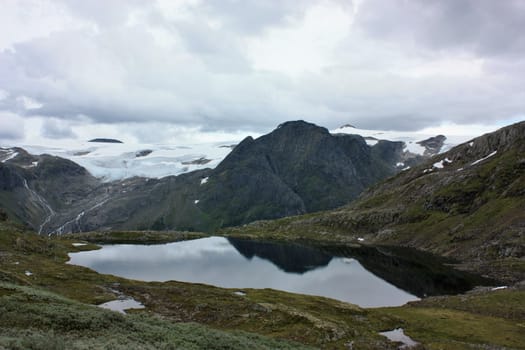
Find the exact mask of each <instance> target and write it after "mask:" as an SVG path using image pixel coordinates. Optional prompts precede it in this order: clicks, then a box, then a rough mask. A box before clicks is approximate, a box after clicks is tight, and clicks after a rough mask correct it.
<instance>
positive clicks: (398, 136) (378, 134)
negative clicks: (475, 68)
mask: <svg viewBox="0 0 525 350" xmlns="http://www.w3.org/2000/svg"><path fill="white" fill-rule="evenodd" d="M330 132H331V133H332V134H352V135H361V136H363V137H364V138H365V141H366V143H367V144H368V145H369V146H373V145H375V144H376V143H377V142H378V141H379V140H387V141H401V142H404V143H405V151H408V152H410V153H413V154H419V155H424V154H425V151H426V150H427V148H426V147H424V146H423V145H421V144H419V143H418V142H421V141H425V140H428V139H430V138H433V137H436V136H437V134H430V133H428V132H425V131H392V130H367V129H359V128H355V127H351V126H348V125H344V126H342V127H340V128H338V129H335V130H332V131H330ZM445 136H446V139H445V141H444V143H443V146H442V147H441V149H440V150H439V153H443V152H446V151H448V150H450V149H451V148H452V147H454V146H457V145H459V144H461V143H464V142H467V141H469V140H471V139H472V138H474V137H475V136H477V135H474V134H472V135H445Z"/></svg>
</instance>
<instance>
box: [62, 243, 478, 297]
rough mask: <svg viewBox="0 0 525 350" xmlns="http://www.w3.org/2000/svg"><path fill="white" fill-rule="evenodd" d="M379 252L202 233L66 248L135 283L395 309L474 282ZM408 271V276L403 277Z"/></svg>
mask: <svg viewBox="0 0 525 350" xmlns="http://www.w3.org/2000/svg"><path fill="white" fill-rule="evenodd" d="M385 249H387V248H348V247H344V248H341V247H337V246H335V247H323V248H318V247H309V246H303V245H297V244H279V243H269V242H259V241H250V240H240V239H232V238H224V237H209V238H202V239H196V240H190V241H182V242H175V243H168V244H158V245H132V244H115V245H103V246H102V249H100V250H93V251H86V252H78V253H70V254H69V256H70V261H69V262H68V263H69V264H74V265H80V266H85V267H89V268H92V269H94V270H95V271H97V272H100V273H107V274H112V275H116V276H121V277H125V278H130V279H136V280H142V281H161V282H162V281H169V280H176V281H182V282H193V283H205V284H210V285H214V286H218V287H224V288H236V289H239V290H242V289H243V288H272V289H278V290H283V291H288V292H293V293H301V294H309V295H319V296H325V297H329V298H333V299H338V300H341V301H346V302H350V303H353V304H357V305H359V306H362V307H380V306H398V305H403V304H405V303H406V302H408V301H413V300H418V299H419V297H423V296H426V295H433V294H448V293H450V292H451V291H452V292H453V293H455V292H460V291H463V290H467V289H469V288H471V287H472V286H474V285H475V284H479V283H476V282H473V281H470V280H469V278H468V276H467V277H465V276H462V275H457V273H456V272H454V273H452V271H449V270H451V269H449V268H446V267H445V266H444V265H443V264H442V263H441V262H439V263H436V262H434V261H433V260H432V259H430V260H429V261H432V263H428V262H427V259H428V257H427V256H426V255H425V259H419V260H425V262H421V261H417V262H414V261H412V260H411V259H407V254H406V252H404V251H403V252H396V251H395V250H394V251H392V250H388V251H385ZM416 255H417V254H416ZM416 258H417V256H416ZM427 265H428V266H427ZM436 266H437V268H436ZM372 271H373V272H372ZM454 271H455V270H454ZM407 273H408V274H410V276H402V275H403V274H407ZM400 274H401V275H400ZM395 275H398V276H395Z"/></svg>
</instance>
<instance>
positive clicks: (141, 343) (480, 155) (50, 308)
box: [0, 122, 525, 349]
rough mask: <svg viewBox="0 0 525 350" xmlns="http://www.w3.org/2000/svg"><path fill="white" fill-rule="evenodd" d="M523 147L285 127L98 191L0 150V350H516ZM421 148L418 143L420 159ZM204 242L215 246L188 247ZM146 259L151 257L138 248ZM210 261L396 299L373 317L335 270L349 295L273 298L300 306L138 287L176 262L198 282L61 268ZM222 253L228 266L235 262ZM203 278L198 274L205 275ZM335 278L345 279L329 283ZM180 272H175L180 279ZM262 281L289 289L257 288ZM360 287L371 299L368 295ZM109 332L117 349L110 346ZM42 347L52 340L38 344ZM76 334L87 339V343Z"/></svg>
mask: <svg viewBox="0 0 525 350" xmlns="http://www.w3.org/2000/svg"><path fill="white" fill-rule="evenodd" d="M524 135H525V123H518V124H515V125H511V126H508V127H506V128H502V129H500V130H498V131H496V132H494V133H491V134H487V135H483V136H481V137H478V138H475V139H472V140H469V141H468V142H467V143H463V144H460V145H458V146H456V147H453V148H451V149H449V150H447V151H445V152H442V153H438V154H435V155H432V154H428V152H427V154H426V155H422V154H413V153H407V152H406V150H405V147H404V144H403V142H399V141H377V142H370V139H365V138H364V137H362V136H358V135H339V136H338V135H335V134H330V133H329V132H328V131H327V130H326V129H324V128H320V127H317V126H315V125H313V124H309V123H304V122H291V123H289V124H288V123H285V124H283V125H282V126H280V127H279V128H277V129H276V130H274V132H272V133H270V134H268V135H265V136H263V137H260V138H258V139H252V138H247V139H245V140H244V141H243V142H241V143H240V144H239V145H237V146H236V147H235V148H234V149H233V150H232V152H231V153H229V154H228V155H227V156H226V157H225V159H224V160H223V161H222V162H220V163H219V164H218V165H217V167H215V168H213V169H200V170H196V171H193V172H188V173H185V174H181V175H178V176H168V177H163V178H160V179H154V178H140V177H132V178H128V179H122V180H116V181H109V182H108V181H101V180H100V179H98V178H96V177H94V176H93V175H92V174H90V173H89V172H88V171H87V170H86V169H84V168H82V167H80V166H79V165H77V164H75V163H73V162H72V161H70V160H66V159H62V158H58V157H55V156H49V155H31V154H29V153H27V152H26V151H24V150H22V149H16V150H15V151H5V152H4V155H3V161H2V163H0V180H1V181H0V203H1V206H2V208H3V210H4V211H5V213H6V214H5V215H2V218H3V219H2V220H3V221H2V222H1V223H0V243H1V246H0V247H1V248H0V250H1V251H0V261H1V269H0V281H1V282H0V283H1V284H0V298H1V299H2V303H1V304H0V305H1V306H0V308H1V311H2V315H4V316H3V317H2V318H0V322H2V331H1V332H0V345H1V346H4V347H7V348H27V347H44V348H45V347H48V348H49V347H51V348H60V347H62V348H83V347H86V346H95V347H97V346H98V347H109V346H112V347H114V348H129V347H144V348H148V347H150V348H169V345H168V344H174V342H175V343H177V342H178V343H177V344H179V345H180V346H181V347H183V348H192V346H193V347H195V348H210V349H213V348H216V349H220V348H224V347H227V348H239V349H241V348H246V346H247V344H250V347H251V348H260V349H267V348H268V349H275V348H280V349H287V348H290V349H292V348H306V347H313V348H323V349H347V348H351V349H396V348H398V346H399V344H396V343H394V342H391V341H389V340H388V339H387V338H386V337H384V336H382V335H380V333H381V332H385V331H390V330H396V329H402V330H403V332H404V334H406V335H408V336H409V337H410V338H411V339H412V340H413V341H415V342H417V343H418V344H417V345H415V346H414V348H428V349H469V348H479V347H488V348H494V349H500V348H501V349H503V348H510V349H520V348H523V344H524V343H525V338H524V337H523V317H525V303H524V300H525V286H524V285H523V281H524V280H525V276H524V273H525V263H524V260H523V256H524V251H523V247H524V246H525V242H524V236H523V222H524V218H523V213H524V211H523V209H524V208H525V202H524V198H525V197H524V194H525V192H524V191H525V187H524V186H525V182H524V176H525V175H524V174H525V171H524V169H525V168H523V165H524V164H525V163H524V162H523V159H522V154H524V151H525V148H524V147H525V139H524V138H525V136H524ZM436 142H438V143H439V142H440V141H439V140H437V141H436V140H435V139H433V140H431V141H429V143H427V144H430V145H431V146H432V147H431V148H433V149H436ZM323 147H325V148H323ZM440 147H441V146H440ZM285 150H286V151H287V152H285ZM289 150H291V151H289ZM288 151H289V152H288ZM15 153H16V155H15ZM407 157H412V158H407ZM400 163H403V165H402V166H401V165H399V164H400ZM408 164H410V165H408ZM334 174H335V175H334ZM338 174H339V175H338ZM345 174H347V175H348V174H349V175H348V177H345V176H347V175H345ZM352 200H353V201H352ZM269 219H273V220H269ZM235 225H237V226H235ZM31 230H32V231H33V232H31ZM84 231H87V232H84ZM210 235H215V236H216V235H218V236H220V237H212V238H205V237H209V236H210ZM203 238H204V239H212V240H215V242H216V243H215V245H212V246H209V247H208V248H207V249H211V250H206V249H205V250H204V251H202V252H201V251H200V250H199V249H200V248H198V247H197V246H194V245H193V244H197V242H198V241H200V240H199V239H203ZM171 242H182V243H181V245H179V246H173V247H186V248H170V249H175V250H174V251H173V252H170V251H169V250H166V249H167V248H164V247H171V244H174V243H171ZM99 244H102V247H100V246H98V245H99ZM107 244H109V245H107ZM115 244H117V245H115ZM118 244H120V245H122V244H124V245H125V246H122V247H127V248H126V249H128V250H129V251H130V253H129V256H130V258H131V259H138V257H141V258H142V259H145V260H144V261H142V262H140V260H138V264H139V266H140V268H135V269H134V268H133V267H132V266H133V262H132V260H128V261H124V260H122V261H120V259H123V257H124V254H123V253H122V252H118V253H117V252H113V251H112V250H108V249H113V248H116V247H119V246H118ZM129 244H135V246H129ZM137 244H139V245H142V246H139V245H137ZM159 244H164V245H159ZM112 247H113V248H112ZM141 247H143V248H141ZM155 247H158V248H155ZM226 247H229V248H226ZM153 248H155V249H161V250H156V251H154V250H144V251H141V250H139V249H153ZM212 251H213V252H216V253H217V254H218V255H217V256H221V259H223V260H222V261H223V262H222V264H223V265H225V266H230V267H233V266H234V265H237V266H236V268H238V267H240V265H243V264H244V262H243V261H245V260H246V261H251V260H255V261H257V262H259V261H264V262H265V263H266V264H268V265H265V266H266V267H264V268H265V269H268V268H271V269H276V268H277V269H278V270H281V271H285V272H286V271H287V273H294V274H299V275H305V276H306V275H308V273H309V271H325V270H326V269H327V267H328V266H330V265H332V264H339V265H338V266H339V267H338V268H341V269H343V270H344V271H345V273H350V275H352V274H362V273H364V272H365V271H366V273H369V274H370V275H371V276H374V277H373V278H374V280H375V279H377V280H378V281H381V283H386V285H389V287H387V289H385V291H387V290H388V288H392V287H394V288H397V289H399V290H400V291H402V294H403V293H408V294H407V295H408V296H409V297H408V299H406V300H403V301H400V302H397V303H391V304H389V302H386V303H385V300H387V299H388V297H392V296H393V295H394V294H396V293H397V292H396V293H394V292H392V291H390V292H388V291H387V292H386V293H387V294H388V297H381V296H379V297H378V300H380V301H381V302H380V303H378V304H373V303H367V298H366V293H367V290H366V287H365V286H366V285H367V283H369V282H366V281H365V280H359V279H357V277H356V276H350V275H341V274H340V273H339V272H337V274H336V275H333V277H334V278H335V280H337V279H340V280H341V281H340V282H343V281H344V282H345V283H348V286H349V287H348V288H349V289H345V288H347V287H344V286H343V284H338V285H336V284H333V285H330V284H328V283H327V279H326V277H322V278H321V279H320V280H312V281H309V282H307V284H310V285H312V286H313V287H314V289H313V292H308V291H307V290H302V289H289V291H292V292H294V293H305V294H294V293H289V292H286V291H284V290H287V288H285V287H282V286H280V285H275V284H274V285H272V284H261V282H262V281H263V280H262V279H261V278H258V275H260V276H264V275H267V273H266V272H264V273H263V272H261V271H262V270H259V271H258V270H254V271H247V272H241V270H231V269H230V270H217V271H218V272H216V273H215V275H219V276H220V275H221V274H223V275H225V276H227V275H231V277H234V276H237V277H239V276H242V274H243V273H245V274H247V275H246V276H253V277H254V281H256V282H257V283H255V284H253V285H249V284H246V285H242V284H233V285H227V284H224V285H223V284H221V283H222V282H221V281H222V280H226V278H223V279H219V280H220V281H217V280H216V281H212V280H194V279H191V280H186V282H182V281H183V280H185V279H184V278H182V277H180V275H168V276H171V277H158V278H154V277H153V278H151V276H153V275H154V272H152V271H155V273H156V272H160V271H161V268H160V266H161V265H162V264H165V265H166V270H167V271H169V270H171V269H172V267H173V266H181V269H182V265H183V264H184V263H185V262H186V263H188V264H189V265H193V267H195V268H197V267H198V266H201V264H202V262H200V261H197V260H191V259H189V258H188V259H186V258H183V259H182V260H177V261H175V260H167V261H168V262H166V263H159V262H155V261H154V262H152V264H153V265H152V266H153V270H149V272H148V270H145V271H146V272H145V274H146V275H144V276H147V275H149V276H150V278H148V277H140V275H127V274H121V273H119V272H117V271H116V270H104V269H99V268H100V267H97V266H99V265H97V264H99V263H100V260H98V259H99V258H97V260H95V261H94V262H92V263H87V262H86V263H82V264H81V265H85V266H88V267H90V268H93V270H92V269H90V268H87V267H80V266H75V265H73V264H75V259H76V258H75V257H76V256H83V255H84V254H85V255H86V256H87V255H88V254H89V253H91V252H94V253H96V254H94V255H93V256H98V254H101V255H100V256H103V255H104V254H106V253H105V252H109V253H108V254H109V256H111V257H119V258H118V259H117V260H118V261H120V262H119V264H121V265H122V266H123V267H124V269H125V270H130V271H132V270H136V271H134V272H138V271H139V270H140V269H141V268H142V267H144V268H145V266H146V265H147V263H146V261H149V260H151V259H152V258H153V257H161V256H171V257H173V256H174V254H175V255H176V254H179V253H176V252H182V253H184V254H190V255H191V254H194V255H203V256H206V257H207V259H208V258H210V259H211V257H212V256H213V254H212V253H211V252H212ZM199 252H201V253H199ZM221 252H228V253H227V254H234V253H235V252H236V253H235V254H237V255H236V256H237V258H235V259H240V260H235V259H234V260H227V259H225V258H224V257H222V253H221ZM184 254H183V255H184ZM232 256H233V255H232ZM70 257H71V258H73V260H72V261H71V263H66V262H67V261H68V260H69V259H70ZM307 257H311V258H312V259H313V260H309V259H307ZM228 259H230V258H228ZM190 262H191V263H190ZM209 263H211V264H212V267H210V266H208V267H206V265H202V266H204V267H203V270H202V271H201V272H200V273H198V275H203V274H205V272H203V271H207V270H210V269H212V268H216V267H219V265H220V263H219V262H218V261H215V262H214V261H213V260H209ZM90 264H92V265H90ZM157 264H159V265H157ZM351 264H355V268H359V270H350V269H348V268H346V267H348V266H350V265H351ZM110 265H114V263H108V266H110ZM345 265H348V266H346V267H345ZM260 266H263V265H260ZM259 268H261V267H259ZM95 270H96V271H99V272H95ZM343 270H341V271H343ZM352 271H353V272H352ZM357 271H361V272H357ZM106 273H111V274H106ZM193 273H195V269H192V266H189V270H188V272H187V274H188V275H192V274H193ZM117 275H120V277H117ZM268 276H269V275H268ZM276 276H277V275H276ZM128 278H131V279H128ZM239 278H240V277H239ZM279 278H283V281H285V282H286V283H289V282H290V281H293V278H291V277H275V278H270V279H271V280H278V279H279ZM294 278H295V277H294ZM174 280H177V281H174ZM181 280H182V281H181ZM241 280H243V278H241ZM244 280H248V277H246V278H244ZM190 282H191V283H190ZM352 282H353V283H352ZM316 285H323V287H326V289H327V290H328V291H331V290H332V291H333V290H337V291H345V290H346V291H345V292H343V294H344V295H348V294H353V293H356V292H355V291H352V289H351V288H350V287H352V288H356V289H355V290H357V289H359V288H360V287H361V288H364V294H363V295H364V296H365V299H363V300H364V301H358V299H345V297H344V296H343V297H339V296H337V294H323V293H322V292H320V291H319V290H320V289H319V288H318V287H319V286H316ZM269 288H273V289H269ZM369 288H373V289H374V290H375V291H377V292H378V293H380V291H381V288H383V287H379V286H375V287H370V286H369ZM281 289H283V290H281ZM368 293H369V294H370V296H371V295H372V294H371V292H368ZM308 294H313V295H308ZM321 295H325V297H323V296H321ZM326 296H328V297H329V298H327V297H326ZM123 298H124V299H125V298H131V299H130V300H134V301H136V302H137V303H140V304H141V305H143V306H144V308H140V309H134V310H133V309H132V310H128V311H126V312H127V313H128V315H125V316H122V315H118V316H117V315H116V314H115V313H113V312H111V311H107V310H102V309H98V308H93V307H90V306H88V305H86V304H90V305H100V304H103V303H105V302H108V301H112V300H122V299H123ZM337 299H339V300H337ZM368 299H370V298H368ZM370 300H371V299H370ZM370 300H368V302H369V301H370ZM410 300H411V301H410ZM407 301H410V302H409V303H406V302H407ZM349 302H350V303H349ZM355 304H359V305H361V306H358V305H355ZM137 305H139V304H137ZM19 309H23V310H26V312H25V313H23V314H17V313H16V311H15V310H19ZM57 310H60V312H57ZM34 318H36V319H39V320H41V322H40V321H39V322H34V321H32V319H34ZM72 319H76V320H78V322H77V321H75V322H72V321H70V320H72ZM108 324H111V326H109V328H108V326H107V325H108ZM103 329H105V330H104V331H102V330H103ZM117 330H118V332H121V334H122V337H119V338H118V339H116V338H114V337H113V336H112V332H114V331H117ZM137 330H139V331H138V332H137ZM48 332H53V334H54V336H53V337H51V338H49V339H47V338H45V337H44V336H43V335H44V334H46V333H48ZM203 332H205V333H207V334H213V336H212V338H209V337H202V336H201V335H202V334H203ZM93 333H97V334H99V335H98V336H96V337H94V338H92V337H91V336H87V335H88V334H93ZM131 333H135V335H131ZM127 334H129V336H125V335H127ZM182 334H184V335H182ZM209 339H214V341H213V342H207V341H209ZM46 342H47V343H46Z"/></svg>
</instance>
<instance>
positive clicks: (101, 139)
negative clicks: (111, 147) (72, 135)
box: [88, 138, 124, 143]
mask: <svg viewBox="0 0 525 350" xmlns="http://www.w3.org/2000/svg"><path fill="white" fill-rule="evenodd" d="M88 142H101V143H124V142H122V141H120V140H117V139H107V138H96V139H91V140H89V141H88Z"/></svg>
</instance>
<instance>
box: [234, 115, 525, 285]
mask: <svg viewBox="0 0 525 350" xmlns="http://www.w3.org/2000/svg"><path fill="white" fill-rule="evenodd" d="M523 154H525V122H521V123H516V124H513V125H510V126H507V127H504V128H501V129H499V130H497V131H496V132H493V133H488V134H485V135H482V136H480V137H478V138H475V139H472V140H470V141H468V142H466V143H464V144H461V145H458V146H456V147H454V148H453V149H451V150H450V151H448V152H445V153H443V154H440V155H437V156H434V157H433V158H431V159H429V160H428V161H426V162H423V163H422V164H420V165H418V166H415V167H413V168H411V169H408V170H405V171H402V172H400V173H398V174H397V175H395V176H393V177H391V178H388V179H386V180H384V181H382V182H380V183H379V184H377V185H374V186H371V187H369V188H368V189H366V190H365V191H364V192H363V193H362V194H361V196H360V197H359V199H357V200H356V201H354V202H352V203H350V204H348V205H346V206H343V207H341V208H338V209H335V210H331V211H325V212H320V213H313V214H308V215H304V216H297V217H294V218H286V219H280V220H277V221H274V222H271V221H264V222H258V223H253V224H252V225H247V226H245V227H243V228H232V229H229V230H226V231H225V233H226V234H234V235H242V232H244V233H245V234H246V235H255V236H264V237H274V238H279V237H284V236H289V237H295V238H296V239H314V240H317V239H321V240H323V239H327V240H340V241H345V242H355V243H361V242H365V243H372V244H393V245H401V246H408V247H412V248H417V249H422V250H426V251H430V252H433V253H436V254H439V255H443V256H449V257H453V258H456V259H458V260H460V261H463V262H465V261H466V262H468V266H467V267H468V268H471V269H475V270H477V271H479V272H484V273H489V274H493V275H495V276H498V277H501V275H502V274H503V277H504V278H505V277H506V278H508V279H509V280H513V281H516V280H523V279H525V262H524V256H525V210H524V209H525V157H524V156H523ZM491 264H492V266H491ZM509 266H511V268H509ZM509 271H510V272H509ZM506 274H508V276H507V275H506Z"/></svg>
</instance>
